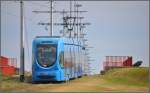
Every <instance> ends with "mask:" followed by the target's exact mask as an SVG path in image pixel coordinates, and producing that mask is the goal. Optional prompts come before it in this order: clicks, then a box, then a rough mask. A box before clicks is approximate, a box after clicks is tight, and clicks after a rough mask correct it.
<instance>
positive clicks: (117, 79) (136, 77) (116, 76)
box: [103, 67, 149, 86]
mask: <svg viewBox="0 0 150 93" xmlns="http://www.w3.org/2000/svg"><path fill="white" fill-rule="evenodd" d="M148 75H149V69H148V68H142V67H138V68H116V69H112V70H109V71H108V72H106V74H105V75H104V76H103V78H104V79H105V80H107V81H108V82H110V83H118V84H126V85H129V86H130V85H134V86H148Z"/></svg>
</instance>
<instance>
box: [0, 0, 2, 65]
mask: <svg viewBox="0 0 150 93" xmlns="http://www.w3.org/2000/svg"><path fill="white" fill-rule="evenodd" d="M1 39H2V38H1V0H0V57H1V52H2V51H1ZM0 62H1V59H0Z"/></svg>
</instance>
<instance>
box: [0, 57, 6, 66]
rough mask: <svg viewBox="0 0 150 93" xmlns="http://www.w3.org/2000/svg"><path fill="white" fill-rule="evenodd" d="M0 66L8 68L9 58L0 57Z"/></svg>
mask: <svg viewBox="0 0 150 93" xmlns="http://www.w3.org/2000/svg"><path fill="white" fill-rule="evenodd" d="M0 66H8V58H6V57H3V56H1V57H0Z"/></svg>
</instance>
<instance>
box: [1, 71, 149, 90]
mask: <svg viewBox="0 0 150 93" xmlns="http://www.w3.org/2000/svg"><path fill="white" fill-rule="evenodd" d="M148 73H149V69H148V68H118V69H113V70H109V71H108V72H107V73H106V74H105V75H94V76H84V77H82V78H78V79H75V80H71V81H69V82H66V83H65V82H59V83H40V84H31V83H27V82H24V83H20V82H19V81H16V80H10V79H7V80H2V81H1V83H0V91H22V92H23V91H35V92H105V91H112V92H115V91H121V92H129V91H130V92H133V91H140V92H141V91H142V92H148Z"/></svg>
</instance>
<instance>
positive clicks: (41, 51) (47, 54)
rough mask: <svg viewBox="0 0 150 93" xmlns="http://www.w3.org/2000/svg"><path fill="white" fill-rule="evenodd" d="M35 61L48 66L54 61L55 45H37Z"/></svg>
mask: <svg viewBox="0 0 150 93" xmlns="http://www.w3.org/2000/svg"><path fill="white" fill-rule="evenodd" d="M37 61H38V63H39V65H41V66H42V67H50V66H52V65H53V64H54V63H55V62H56V45H38V46H37Z"/></svg>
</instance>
